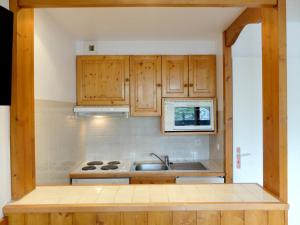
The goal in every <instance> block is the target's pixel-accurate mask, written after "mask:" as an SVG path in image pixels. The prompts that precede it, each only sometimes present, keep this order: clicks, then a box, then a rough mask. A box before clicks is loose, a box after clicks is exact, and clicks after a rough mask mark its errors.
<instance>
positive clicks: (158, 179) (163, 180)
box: [130, 176, 176, 184]
mask: <svg viewBox="0 0 300 225" xmlns="http://www.w3.org/2000/svg"><path fill="white" fill-rule="evenodd" d="M175 183H176V177H166V176H155V177H131V178H130V184H175Z"/></svg>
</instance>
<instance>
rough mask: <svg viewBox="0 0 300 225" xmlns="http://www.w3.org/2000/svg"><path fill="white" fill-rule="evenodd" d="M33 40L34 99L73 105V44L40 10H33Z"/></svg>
mask: <svg viewBox="0 0 300 225" xmlns="http://www.w3.org/2000/svg"><path fill="white" fill-rule="evenodd" d="M34 39H35V41H34V54H35V60H34V72H35V81H34V82H35V98H36V99H44V100H46V99H47V100H56V101H65V102H75V99H76V98H75V96H76V76H75V74H76V72H75V69H76V64H75V62H76V60H75V41H74V40H73V39H72V37H71V36H70V35H68V33H67V32H65V31H64V30H63V29H61V28H60V26H59V24H56V23H54V22H53V20H52V19H51V17H50V16H49V15H48V14H47V13H46V12H44V11H42V10H41V9H36V10H35V25H34ZM58 81H59V82H58Z"/></svg>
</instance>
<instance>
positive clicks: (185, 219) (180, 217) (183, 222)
mask: <svg viewBox="0 0 300 225" xmlns="http://www.w3.org/2000/svg"><path fill="white" fill-rule="evenodd" d="M173 225H197V212H196V211H178V212H173Z"/></svg>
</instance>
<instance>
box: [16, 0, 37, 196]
mask: <svg viewBox="0 0 300 225" xmlns="http://www.w3.org/2000/svg"><path fill="white" fill-rule="evenodd" d="M10 8H11V9H12V10H17V8H18V7H17V2H16V1H15V0H12V1H10ZM10 129H11V131H10V133H11V135H10V137H11V145H10V149H11V150H10V152H11V179H12V198H13V199H19V198H21V197H23V196H24V195H25V194H27V193H28V192H30V191H32V190H33V189H34V188H35V138H34V135H35V134H34V133H35V131H34V12H33V9H21V10H19V11H15V14H14V41H13V75H12V103H11V111H10Z"/></svg>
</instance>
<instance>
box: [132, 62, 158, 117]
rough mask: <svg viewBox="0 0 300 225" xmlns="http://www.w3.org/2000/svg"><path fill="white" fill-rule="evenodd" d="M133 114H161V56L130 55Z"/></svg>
mask: <svg viewBox="0 0 300 225" xmlns="http://www.w3.org/2000/svg"><path fill="white" fill-rule="evenodd" d="M130 96H131V97H130V107H131V115H132V116H160V115H161V56H132V57H130Z"/></svg>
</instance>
